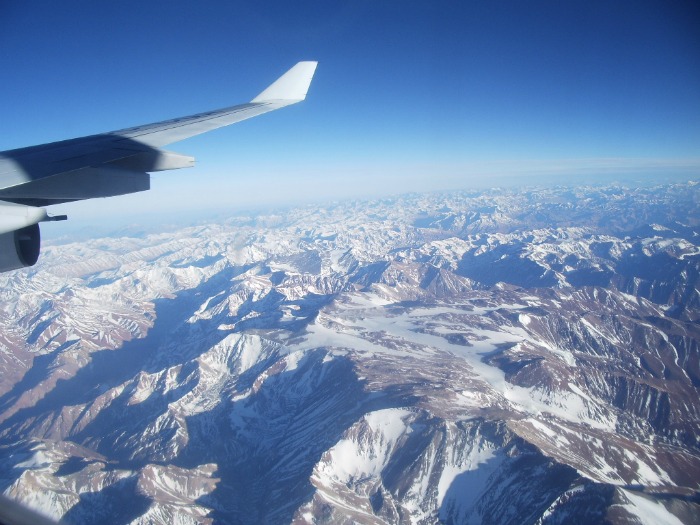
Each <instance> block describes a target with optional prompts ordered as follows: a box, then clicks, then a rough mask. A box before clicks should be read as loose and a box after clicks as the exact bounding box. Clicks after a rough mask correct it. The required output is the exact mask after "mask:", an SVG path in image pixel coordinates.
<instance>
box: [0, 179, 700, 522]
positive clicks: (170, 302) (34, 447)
mask: <svg viewBox="0 0 700 525" xmlns="http://www.w3.org/2000/svg"><path fill="white" fill-rule="evenodd" d="M699 210H700V184H698V183H697V182H694V181H690V182H687V183H677V184H665V185H658V186H632V185H616V184H609V185H597V186H583V187H565V186H559V187H541V188H525V189H522V188H519V189H515V188H510V189H492V190H488V191H482V190H480V191H478V192H477V191H473V192H469V191H461V192H448V193H430V194H410V195H403V196H399V197H394V198H385V199H375V200H358V201H348V202H338V203H332V204H325V205H315V206H306V207H297V208H293V209H287V210H282V211H279V212H278V213H274V214H273V213H266V214H261V215H255V214H238V215H233V216H231V218H229V219H227V220H225V221H222V222H219V223H211V224H200V225H197V226H191V227H184V228H180V229H177V230H176V231H168V232H160V233H148V234H143V235H133V234H132V235H116V236H109V237H103V238H99V239H89V240H85V241H81V242H80V243H77V242H76V243H67V242H58V241H54V242H53V243H51V242H50V243H48V245H47V246H45V247H44V253H43V254H42V258H41V260H40V262H39V263H38V264H37V265H36V266H35V267H33V268H31V269H28V270H25V271H18V272H13V273H9V274H3V275H0V370H1V372H2V373H1V374H0V488H1V489H2V490H3V491H4V493H5V494H6V495H8V496H10V497H12V498H14V499H17V500H19V501H21V502H23V503H25V504H27V505H28V506H30V507H32V508H35V509H37V510H39V511H40V512H42V513H44V514H46V515H48V516H51V517H54V518H62V519H64V520H66V522H68V523H74V524H82V523H101V522H110V523H117V524H119V523H123V524H126V523H133V524H146V523H163V524H165V523H176V524H187V523H222V524H223V523H231V524H252V523H274V524H283V523H284V524H287V523H294V524H302V523H319V524H321V523H329V524H346V523H366V524H386V523H402V524H403V523H405V524H433V523H444V524H461V523H484V524H487V523H493V524H558V523H586V524H595V523H614V524H628V523H642V524H656V523H668V524H677V523H700V493H699V490H700V437H699V436H700V402H699V400H700V396H699V394H700V346H699V343H700V324H699V322H700V278H699V275H700V213H699Z"/></svg>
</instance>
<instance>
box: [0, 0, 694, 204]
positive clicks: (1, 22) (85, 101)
mask: <svg viewBox="0 0 700 525" xmlns="http://www.w3.org/2000/svg"><path fill="white" fill-rule="evenodd" d="M698 27H700V6H698V4H697V2H694V1H687V2H680V1H674V0H670V1H661V0H659V1H658V2H649V1H643V0H635V1H610V0H605V1H595V0H580V1H579V0H567V1H561V0H552V1H536V0H533V1H507V2H506V1H504V2H499V1H485V0H479V1H464V2H458V1H452V2H441V1H431V2H428V1H424V2H419V1H404V2H399V1H376V0H375V1H364V0H355V1H349V2H321V1H313V2H311V1H301V2H296V1H294V2H287V1H279V2H264V1H263V2H235V1H218V2H216V1H211V2H207V1H177V0H175V1H162V2H158V1H130V0H127V1H114V2H102V1H62V2H54V1H44V2H33V1H14V0H0V66H1V67H2V71H3V75H2V81H1V82H0V111H1V115H2V118H1V121H0V130H1V131H0V149H10V148H14V147H21V146H27V145H32V144H36V143H42V142H48V141H53V140H60V139H64V138H72V137H76V136H82V135H86V134H92V133H98V132H104V131H110V130H114V129H120V128H123V127H128V126H132V125H136V124H144V123H149V122H153V121H158V120H162V119H166V118H171V117H176V116H182V115H186V114H190V113H194V112H198V111H203V110H209V109H214V108H218V107H223V106H227V105H231V104H233V103H238V102H245V101H246V100H249V99H250V98H252V97H253V96H255V95H256V94H257V93H258V92H259V91H261V90H262V89H263V88H264V87H265V86H266V85H267V84H268V83H269V82H270V81H272V80H274V79H275V78H276V77H277V76H278V75H279V74H281V73H282V72H284V71H285V70H286V69H287V68H288V67H290V66H291V65H293V64H294V63H295V62H297V61H299V60H318V61H319V67H318V70H317V73H316V77H315V79H314V82H313V84H312V86H311V90H310V92H309V97H308V98H307V100H306V101H305V102H304V103H302V104H299V105H296V106H293V107H291V108H287V109H284V110H281V111H279V112H275V113H272V114H269V115H265V116H262V117H259V118H256V119H253V120H250V121H247V122H244V123H240V124H237V125H234V126H232V127H230V128H226V129H224V130H219V131H215V132H212V133H209V134H206V135H204V136H202V137H199V138H194V139H190V140H188V141H184V142H181V143H177V144H173V145H172V146H170V148H171V149H173V150H174V151H178V152H182V153H186V154H191V155H194V156H195V157H196V158H197V161H198V166H197V168H195V169H190V170H180V171H178V172H170V173H164V174H159V175H157V176H156V177H155V178H154V182H153V188H154V190H152V191H151V192H150V194H148V195H145V196H134V197H124V198H118V199H114V201H116V202H115V203H114V204H111V203H110V204H108V202H109V201H101V202H100V203H99V205H100V207H102V208H103V209H109V206H116V207H117V208H120V209H122V210H123V209H129V208H130V207H132V206H133V207H134V208H138V207H141V206H144V205H147V204H148V203H150V204H151V205H153V206H154V207H157V205H164V206H172V205H174V204H177V203H179V205H181V206H183V207H189V206H199V205H200V204H202V203H204V202H206V200H207V199H213V200H214V201H216V202H229V201H230V202H231V203H232V204H236V203H246V202H250V203H256V202H258V201H260V202H263V201H265V198H263V197H262V196H261V195H262V194H266V195H268V198H269V199H271V201H275V202H284V201H285V199H291V200H294V199H298V200H303V199H304V198H306V197H307V196H308V197H311V198H316V197H318V198H328V197H340V196H343V195H359V194H363V193H367V194H369V193H371V192H372V191H377V192H379V193H390V192H394V193H396V192H400V191H408V190H424V189H445V188H456V187H461V186H465V187H468V186H469V185H470V184H473V183H481V184H483V183H490V182H491V181H494V182H496V181H498V180H499V176H502V175H508V176H513V175H516V176H518V177H521V178H525V179H528V178H532V180H535V178H536V176H537V175H538V174H542V173H544V174H549V175H551V174H552V173H557V174H561V177H562V179H567V178H571V177H574V176H575V175H576V174H577V173H585V174H588V173H592V172H600V173H610V174H611V176H613V175H614V174H615V173H618V172H625V171H627V172H630V171H632V172H635V171H639V172H640V173H645V172H648V171H650V169H651V171H654V172H657V173H662V172H667V171H684V170H685V171H687V172H688V173H689V174H690V176H692V177H694V178H697V176H698V174H699V173H700V30H698ZM650 167H651V168H650ZM154 191H157V193H156V194H154ZM211 195H213V196H214V197H211ZM185 199H186V200H187V202H185ZM156 203H157V204H156ZM193 203H194V204H193ZM71 209H72V208H71V207H69V206H66V208H65V209H64V210H57V211H68V212H69V213H70V212H71ZM76 209H80V208H76Z"/></svg>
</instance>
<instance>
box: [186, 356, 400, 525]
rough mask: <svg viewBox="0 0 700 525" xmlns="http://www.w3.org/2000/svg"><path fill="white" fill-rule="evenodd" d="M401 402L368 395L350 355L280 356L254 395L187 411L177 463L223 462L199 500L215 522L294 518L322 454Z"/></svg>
mask: <svg viewBox="0 0 700 525" xmlns="http://www.w3.org/2000/svg"><path fill="white" fill-rule="evenodd" d="M409 401H410V400H409ZM401 402H403V403H406V402H407V400H406V399H403V400H401V399H399V398H393V397H392V396H391V395H388V396H384V397H377V396H371V395H370V394H369V393H367V392H366V391H365V387H364V382H363V381H361V380H360V379H359V378H358V376H357V373H356V371H355V368H354V363H353V361H352V360H351V359H349V358H348V357H343V356H332V355H330V354H329V353H328V352H327V351H325V350H323V349H316V350H310V351H307V352H304V353H303V354H301V355H300V356H296V357H291V356H290V357H289V358H287V359H284V360H281V361H278V362H277V363H276V364H275V365H273V367H271V368H270V369H268V370H267V371H266V373H265V379H264V382H262V383H261V384H259V386H258V387H257V388H256V387H253V389H252V391H251V392H250V393H249V395H248V396H247V397H245V398H243V399H239V400H236V401H233V400H230V399H229V400H226V401H225V402H224V401H223V400H222V402H221V403H220V404H219V405H218V406H217V407H216V408H215V409H214V410H212V411H209V412H205V413H201V414H198V415H196V416H191V417H188V418H187V428H188V433H189V438H190V439H189V443H188V445H187V447H186V448H185V449H184V450H183V451H182V453H181V455H180V457H179V458H178V460H177V461H176V462H175V463H176V464H177V465H178V466H183V467H186V468H192V467H195V466H197V465H202V464H205V463H216V464H217V466H218V469H217V472H216V473H215V474H214V476H215V477H217V478H219V479H220V481H219V482H218V484H217V487H216V489H215V490H214V491H213V492H212V493H210V494H208V495H207V496H204V497H202V498H200V499H199V500H198V503H200V504H201V505H203V506H206V507H210V508H212V509H213V510H212V511H211V513H210V515H209V516H210V517H211V518H213V519H214V523H216V524H248V523H280V524H282V523H290V522H291V521H292V519H293V516H294V513H295V512H296V510H297V509H298V508H299V507H300V506H301V505H303V504H304V503H305V502H307V501H308V500H309V499H310V498H311V497H312V496H313V494H314V491H315V488H314V486H313V485H312V483H311V478H312V473H313V469H314V467H315V465H316V464H317V463H318V462H319V461H320V460H321V457H322V455H323V453H324V452H325V451H326V450H328V449H329V448H331V447H332V446H333V445H334V444H335V443H337V442H338V441H339V440H340V439H341V438H342V436H343V434H344V433H345V431H346V430H347V429H348V428H350V427H351V426H352V425H353V424H354V423H355V422H356V421H357V420H358V419H359V418H361V417H362V416H363V415H364V414H365V413H367V412H369V411H371V410H375V409H377V408H378V407H379V406H384V405H386V407H388V406H398V405H399V404H401Z"/></svg>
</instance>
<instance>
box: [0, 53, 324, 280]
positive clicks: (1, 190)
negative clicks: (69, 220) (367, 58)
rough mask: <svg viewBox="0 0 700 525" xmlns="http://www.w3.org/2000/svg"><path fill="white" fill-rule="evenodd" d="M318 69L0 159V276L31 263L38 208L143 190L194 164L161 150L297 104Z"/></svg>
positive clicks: (303, 68) (298, 68) (309, 65)
mask: <svg viewBox="0 0 700 525" xmlns="http://www.w3.org/2000/svg"><path fill="white" fill-rule="evenodd" d="M316 65H317V62H299V63H297V64H296V65H295V66H293V67H292V68H291V69H290V70H289V71H287V72H286V73H285V74H284V75H282V76H281V77H279V78H278V79H277V80H276V81H275V82H273V83H272V84H271V85H270V86H269V87H268V88H267V89H265V90H264V91H263V92H262V93H260V94H259V95H258V96H257V97H255V98H254V99H253V100H251V101H250V102H248V103H246V104H240V105H237V106H231V107H227V108H223V109H218V110H215V111H207V112H205V113H198V114H196V115H191V116H188V117H181V118H176V119H171V120H166V121H163V122H156V123H154V124H147V125H143V126H136V127H133V128H127V129H122V130H118V131H112V132H109V133H102V134H98V135H90V136H87V137H81V138H77V139H71V140H63V141H59V142H52V143H49V144H42V145H39V146H30V147H28V148H19V149H14V150H9V151H3V152H0V271H7V270H11V269H16V268H21V267H24V266H31V265H32V264H34V263H35V262H36V259H37V258H38V254H39V229H38V225H37V223H38V222H42V221H45V220H52V218H51V217H49V216H48V215H47V214H46V211H45V210H44V209H43V208H41V207H42V206H48V205H51V204H59V203H63V202H71V201H76V200H84V199H91V198H95V197H111V196H115V195H123V194H127V193H134V192H137V191H144V190H148V189H149V188H150V175H149V173H151V172H154V171H162V170H169V169H178V168H186V167H190V166H193V165H194V159H193V158H192V157H189V156H187V155H182V154H179V153H174V152H171V151H167V150H164V149H161V147H162V146H165V145H168V144H171V143H173V142H177V141H180V140H183V139H186V138H189V137H193V136H195V135H199V134H201V133H205V132H207V131H211V130H213V129H216V128H220V127H223V126H228V125H230V124H234V123H236V122H240V121H242V120H245V119H248V118H251V117H256V116H258V115H262V114H263V113H267V112H269V111H274V110H276V109H280V108H283V107H285V106H289V105H291V104H296V103H297V102H301V101H302V100H304V99H305V98H306V94H307V91H308V89H309V85H310V84H311V79H312V77H313V75H314V72H315V70H316ZM63 218H65V217H60V219H63ZM22 246H24V247H25V248H26V247H31V248H32V249H31V250H28V248H27V249H25V250H24V251H23V250H22V248H21V247H22ZM13 247H14V248H13ZM32 261H33V262H32Z"/></svg>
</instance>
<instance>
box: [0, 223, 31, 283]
mask: <svg viewBox="0 0 700 525" xmlns="http://www.w3.org/2000/svg"><path fill="white" fill-rule="evenodd" d="M40 251H41V232H40V231H39V225H38V224H32V225H31V226H27V227H25V228H22V229H20V230H15V231H11V232H7V233H2V234H0V272H7V271H9V270H17V269H18V268H26V267H27V266H34V265H35V264H36V262H37V261H38V260H39V252H40Z"/></svg>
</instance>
